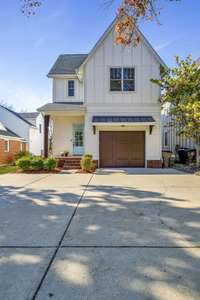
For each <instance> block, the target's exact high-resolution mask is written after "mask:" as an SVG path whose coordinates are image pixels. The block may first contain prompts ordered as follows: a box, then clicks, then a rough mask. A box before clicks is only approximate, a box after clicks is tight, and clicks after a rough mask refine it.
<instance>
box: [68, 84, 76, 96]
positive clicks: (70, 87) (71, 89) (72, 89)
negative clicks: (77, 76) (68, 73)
mask: <svg viewBox="0 0 200 300" xmlns="http://www.w3.org/2000/svg"><path fill="white" fill-rule="evenodd" d="M74 94H75V83H74V80H68V96H69V97H74Z"/></svg>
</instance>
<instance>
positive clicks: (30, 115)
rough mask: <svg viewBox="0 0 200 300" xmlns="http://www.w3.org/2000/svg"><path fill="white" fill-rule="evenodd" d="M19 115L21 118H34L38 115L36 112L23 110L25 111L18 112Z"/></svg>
mask: <svg viewBox="0 0 200 300" xmlns="http://www.w3.org/2000/svg"><path fill="white" fill-rule="evenodd" d="M19 115H20V116H21V117H22V118H23V119H36V118H37V117H38V116H39V113H38V112H25V113H19Z"/></svg>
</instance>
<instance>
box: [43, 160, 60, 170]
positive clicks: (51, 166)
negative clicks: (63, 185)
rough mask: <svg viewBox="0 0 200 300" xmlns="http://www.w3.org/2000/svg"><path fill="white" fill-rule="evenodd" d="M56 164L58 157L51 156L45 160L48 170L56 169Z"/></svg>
mask: <svg viewBox="0 0 200 300" xmlns="http://www.w3.org/2000/svg"><path fill="white" fill-rule="evenodd" d="M56 164H57V162H56V159H55V158H53V157H49V158H47V159H45V161H44V168H45V169H46V170H48V171H52V170H54V169H55V167H56Z"/></svg>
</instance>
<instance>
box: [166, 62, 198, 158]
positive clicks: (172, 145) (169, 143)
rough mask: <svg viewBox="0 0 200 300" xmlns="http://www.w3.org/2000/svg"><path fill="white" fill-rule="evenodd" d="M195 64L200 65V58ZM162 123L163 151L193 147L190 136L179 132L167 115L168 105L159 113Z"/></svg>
mask: <svg viewBox="0 0 200 300" xmlns="http://www.w3.org/2000/svg"><path fill="white" fill-rule="evenodd" d="M196 65H197V67H198V68H199V67H200V58H198V59H197V60H196ZM161 124H162V148H163V150H165V151H172V152H175V150H176V148H177V147H179V148H189V149H195V148H196V146H195V143H194V140H193V139H192V138H187V137H185V136H184V135H183V134H182V135H180V134H179V127H178V126H177V124H176V122H175V121H174V120H173V118H172V117H171V116H170V115H169V107H167V106H166V107H165V108H164V109H163V111H162V115H161Z"/></svg>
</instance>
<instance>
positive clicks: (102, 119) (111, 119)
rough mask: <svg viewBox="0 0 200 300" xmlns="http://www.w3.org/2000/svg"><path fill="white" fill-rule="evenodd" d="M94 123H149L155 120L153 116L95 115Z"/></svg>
mask: <svg viewBox="0 0 200 300" xmlns="http://www.w3.org/2000/svg"><path fill="white" fill-rule="evenodd" d="M92 122H93V123H146V122H147V123H149V122H155V120H154V118H153V117H151V116H93V118H92Z"/></svg>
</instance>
